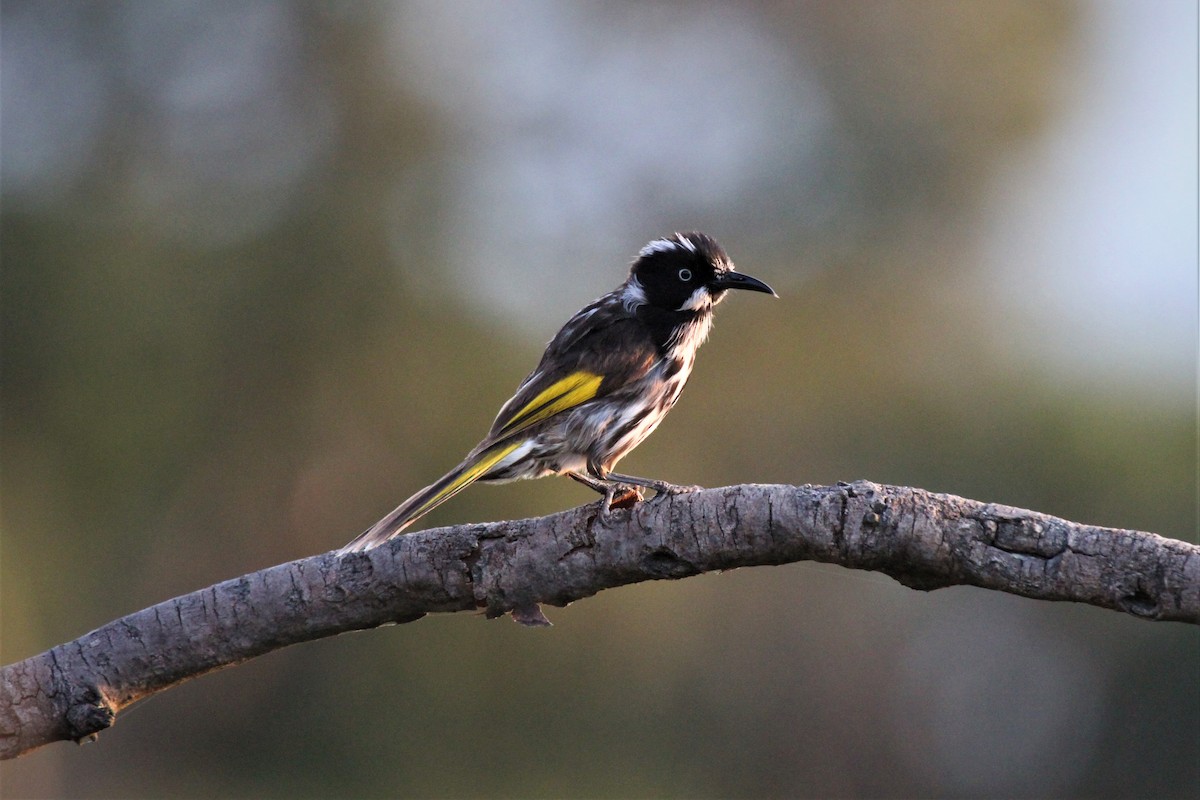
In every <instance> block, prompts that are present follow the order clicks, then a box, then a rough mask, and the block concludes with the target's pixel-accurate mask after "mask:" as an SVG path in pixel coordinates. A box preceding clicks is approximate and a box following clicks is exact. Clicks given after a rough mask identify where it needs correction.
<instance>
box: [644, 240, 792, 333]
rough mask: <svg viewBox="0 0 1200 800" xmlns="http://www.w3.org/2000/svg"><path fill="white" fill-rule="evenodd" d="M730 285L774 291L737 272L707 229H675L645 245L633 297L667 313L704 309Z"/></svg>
mask: <svg viewBox="0 0 1200 800" xmlns="http://www.w3.org/2000/svg"><path fill="white" fill-rule="evenodd" d="M727 289H749V290H751V291H755V292H766V293H767V294H771V295H774V294H775V292H774V290H772V289H771V287H770V286H767V285H766V284H765V283H763V282H762V281H760V280H758V279H757V278H751V277H750V276H749V275H743V274H742V273H740V272H736V271H734V268H733V262H732V261H730V260H729V256H727V255H725V251H724V250H722V249H721V245H719V244H717V243H716V241H715V240H714V239H713V238H712V237H711V236H707V235H705V234H703V233H694V232H693V233H675V234H672V235H670V236H667V237H665V238H663V239H655V240H654V241H653V242H650V243H649V244H648V245H646V246H645V247H643V248H642V250H641V252H640V253H638V257H637V260H636V261H634V262H633V266H632V267H630V269H629V281H628V282H627V283H626V290H625V291H626V295H627V298H628V299H629V300H630V301H632V302H635V303H646V304H648V305H651V306H654V307H656V308H661V309H663V310H666V311H692V312H700V313H704V312H707V311H709V310H710V309H712V307H713V306H714V305H716V304H717V303H719V302H720V301H721V298H723V297H724V296H725V291H726V290H727Z"/></svg>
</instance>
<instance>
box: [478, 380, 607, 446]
mask: <svg viewBox="0 0 1200 800" xmlns="http://www.w3.org/2000/svg"><path fill="white" fill-rule="evenodd" d="M603 381H604V376H602V375H596V374H594V373H591V372H583V371H580V372H572V373H571V374H570V375H568V376H567V377H565V378H562V379H560V380H557V381H555V382H554V383H552V384H550V385H549V386H547V387H546V388H545V389H543V390H542V391H541V392H539V393H538V396H537V397H535V398H533V399H532V400H530V401H529V402H528V403H526V404H525V405H524V406H523V407H522V408H521V410H520V411H518V412H517V413H515V414H513V415H512V416H511V417H509V418H508V420H507V421H506V422H505V423H504V426H503V427H502V428H500V430H498V431H496V435H498V436H508V435H509V434H512V433H516V432H517V431H521V430H524V429H525V428H528V427H529V426H530V425H534V424H536V423H538V422H541V421H542V420H544V419H547V418H548V417H552V416H554V415H555V414H557V413H558V412H560V411H566V410H567V409H568V408H574V407H575V406H577V405H579V404H580V403H586V402H587V401H588V400H591V399H592V398H593V397H595V396H596V392H598V391H599V390H600V384H601V383H602V382H603Z"/></svg>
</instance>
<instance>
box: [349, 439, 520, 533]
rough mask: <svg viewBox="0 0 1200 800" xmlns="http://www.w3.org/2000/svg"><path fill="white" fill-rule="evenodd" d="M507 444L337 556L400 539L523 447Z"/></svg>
mask: <svg viewBox="0 0 1200 800" xmlns="http://www.w3.org/2000/svg"><path fill="white" fill-rule="evenodd" d="M520 444H521V443H520V441H517V442H512V441H506V442H501V443H498V444H494V445H492V446H491V447H485V448H483V449H481V450H480V451H479V452H477V453H472V454H471V455H470V456H468V457H467V459H466V460H465V461H463V462H462V463H461V464H459V465H458V466H457V467H455V468H454V469H452V470H450V471H449V472H448V473H446V474H445V475H443V476H442V477H441V478H439V479H438V480H437V481H435V482H433V483H432V484H430V485H429V486H426V487H425V488H424V489H422V490H421V491H419V492H417V493H416V494H414V495H413V496H412V497H410V498H408V499H407V500H405V501H404V502H403V503H401V504H400V505H399V506H397V507H396V509H395V510H394V511H392V513H390V514H388V515H387V516H386V517H384V518H383V519H381V520H379V522H376V523H375V524H374V525H372V526H371V527H369V528H367V529H366V530H365V531H363V532H362V533H360V534H359V535H358V536H356V537H355V538H354V539H353V540H352V541H351V542H350V543H349V544H347V545H346V546H345V547H343V548H342V549H341V550H338V551H337V552H338V555H344V554H346V553H357V552H361V551H363V550H370V549H371V548H372V547H378V546H379V545H381V544H383V543H384V542H386V541H387V540H388V539H391V538H392V537H393V536H398V535H399V534H400V533H401V532H402V531H403V530H404V529H405V528H407V527H408V526H409V525H411V524H412V523H414V522H416V521H417V520H418V519H420V518H421V517H423V516H425V515H426V514H428V513H429V512H430V511H432V510H433V509H435V508H437V507H438V506H440V505H441V504H442V503H444V502H446V501H447V500H449V499H450V498H451V497H454V495H456V494H458V493H459V492H461V491H462V490H463V489H465V488H467V487H468V486H470V485H471V484H472V483H474V482H475V481H477V480H479V479H480V478H482V477H483V476H484V475H485V474H487V472H488V470H490V469H492V468H493V467H494V466H496V464H498V463H499V462H500V461H501V459H503V458H504V457H505V456H507V455H509V454H510V453H512V452H513V451H514V450H516V449H517V447H519V446H520Z"/></svg>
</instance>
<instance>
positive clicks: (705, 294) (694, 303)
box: [679, 286, 713, 311]
mask: <svg viewBox="0 0 1200 800" xmlns="http://www.w3.org/2000/svg"><path fill="white" fill-rule="evenodd" d="M712 304H713V300H712V294H711V293H709V291H708V289H706V288H705V287H703V286H697V287H696V290H695V291H693V292H692V294H691V296H689V297H688V299H687V300H685V301H684V303H683V305H681V306H680V307H679V310H680V311H703V310H705V309H706V308H711V307H712Z"/></svg>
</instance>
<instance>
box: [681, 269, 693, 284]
mask: <svg viewBox="0 0 1200 800" xmlns="http://www.w3.org/2000/svg"><path fill="white" fill-rule="evenodd" d="M691 279H692V271H691V270H690V269H681V270H679V280H681V281H683V282H685V283H686V282H687V281H690V280H691Z"/></svg>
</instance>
